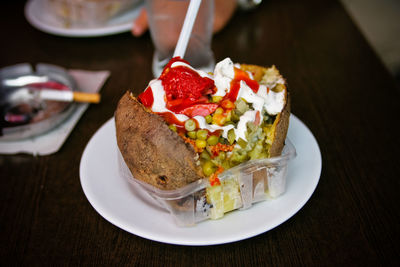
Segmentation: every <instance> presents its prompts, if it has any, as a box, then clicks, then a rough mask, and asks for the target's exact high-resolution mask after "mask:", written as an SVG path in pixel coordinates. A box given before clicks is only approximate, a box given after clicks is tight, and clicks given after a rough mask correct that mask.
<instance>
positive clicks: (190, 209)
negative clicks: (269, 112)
mask: <svg viewBox="0 0 400 267" xmlns="http://www.w3.org/2000/svg"><path fill="white" fill-rule="evenodd" d="M118 155H119V156H118V161H119V165H120V168H119V169H120V174H121V176H123V177H124V178H126V179H127V180H128V181H129V182H130V183H131V184H132V186H135V187H139V188H141V189H142V190H144V191H146V192H147V193H148V194H149V195H150V196H151V197H153V198H154V199H155V200H156V201H157V203H158V204H159V205H160V206H161V207H164V208H165V209H167V210H168V211H169V213H170V214H171V216H172V217H173V219H174V221H175V222H176V224H177V225H179V226H191V225H195V224H196V223H198V222H201V221H204V220H207V219H219V218H222V217H223V216H224V213H226V212H230V211H233V210H236V209H239V210H242V209H247V208H250V207H251V206H252V204H253V203H256V202H259V201H264V200H271V201H273V199H274V198H277V197H279V196H280V195H282V194H283V193H284V192H285V190H286V176H287V170H288V163H289V161H290V160H291V159H293V158H294V157H295V156H296V150H295V148H294V146H293V144H292V143H291V142H290V141H289V140H288V139H286V142H285V147H284V149H283V151H282V154H281V156H279V157H273V158H266V159H259V160H251V161H248V162H244V163H242V164H240V165H238V166H236V167H233V168H231V169H228V170H226V171H224V172H223V173H221V174H220V175H219V176H218V177H219V179H220V181H221V185H220V186H210V184H209V182H208V179H203V180H198V181H196V182H193V183H191V184H189V185H186V186H184V187H182V188H180V189H176V190H161V189H159V188H156V187H154V186H151V185H149V184H147V183H144V182H142V181H140V180H137V179H135V178H134V177H133V176H132V174H131V172H130V171H129V169H128V167H127V166H126V164H125V162H124V160H123V158H122V155H121V153H120V152H119V151H118Z"/></svg>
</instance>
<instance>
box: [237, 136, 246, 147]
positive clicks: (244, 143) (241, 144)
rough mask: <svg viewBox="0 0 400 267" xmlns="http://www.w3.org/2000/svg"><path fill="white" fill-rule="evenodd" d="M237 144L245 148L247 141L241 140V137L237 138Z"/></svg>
mask: <svg viewBox="0 0 400 267" xmlns="http://www.w3.org/2000/svg"><path fill="white" fill-rule="evenodd" d="M238 144H239V146H240V147H241V148H245V147H246V146H247V142H246V141H245V140H243V139H242V138H239V140H238Z"/></svg>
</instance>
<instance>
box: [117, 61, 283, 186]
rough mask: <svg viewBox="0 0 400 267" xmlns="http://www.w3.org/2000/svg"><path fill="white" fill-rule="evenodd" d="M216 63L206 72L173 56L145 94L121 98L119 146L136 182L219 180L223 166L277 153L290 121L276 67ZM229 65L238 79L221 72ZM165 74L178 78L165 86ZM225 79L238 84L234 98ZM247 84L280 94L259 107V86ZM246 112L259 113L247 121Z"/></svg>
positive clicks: (181, 183)
mask: <svg viewBox="0 0 400 267" xmlns="http://www.w3.org/2000/svg"><path fill="white" fill-rule="evenodd" d="M177 62H178V64H177ZM174 63H175V65H174ZM218 64H220V65H218ZM218 64H217V66H216V70H215V72H214V74H206V73H203V72H199V71H196V70H194V69H192V68H191V67H190V66H189V65H188V64H187V62H184V61H183V60H180V59H175V60H172V61H171V62H170V63H169V64H168V65H167V66H166V68H165V69H164V71H163V73H162V74H161V76H160V77H159V78H158V79H157V80H153V81H152V82H151V83H150V84H149V86H148V87H147V88H146V90H145V91H144V93H142V94H141V95H139V96H138V97H135V96H134V95H133V94H132V93H130V92H126V93H125V94H124V95H123V96H122V98H121V99H120V101H119V103H118V106H117V109H116V111H115V125H116V137H117V144H118V148H119V150H120V152H121V154H122V157H123V159H124V161H125V163H126V165H127V167H128V168H129V170H130V171H131V173H132V175H133V176H134V177H135V178H136V179H138V180H141V181H143V182H145V183H147V184H150V185H152V186H154V187H156V188H159V189H165V190H173V189H178V188H181V187H183V186H185V185H187V184H190V183H192V182H194V181H197V180H199V179H203V178H207V177H208V178H209V180H210V184H211V185H214V184H218V174H220V173H221V172H222V171H224V170H226V169H229V168H231V167H233V166H235V165H238V164H240V163H242V162H245V161H248V160H252V159H257V158H265V157H274V156H278V155H280V153H281V151H282V149H283V146H284V142H285V139H286V134H287V130H288V125H289V116H290V97H289V92H288V89H287V86H286V82H285V80H284V79H283V78H282V76H281V75H280V74H279V71H278V70H277V69H276V68H275V66H272V67H269V68H266V67H261V66H256V65H245V64H241V65H238V64H236V65H233V63H232V62H231V61H230V59H225V60H224V61H223V64H222V63H221V62H220V63H218ZM222 65H223V66H222ZM218 66H219V69H217V67H218ZM227 67H229V68H230V71H232V70H234V76H235V77H231V76H232V75H228V76H230V77H231V80H230V81H229V80H226V79H225V80H223V79H222V78H221V77H219V76H221V71H222V72H223V69H224V68H227ZM178 71H179V72H178ZM180 71H187V72H190V75H192V76H191V77H195V79H197V80H196V81H194V82H193V85H192V83H191V80H190V79H191V78H190V79H189V78H187V76H188V75H186V74H185V75H186V76H184V75H181V73H180ZM193 72H196V73H197V74H196V73H194V74H193ZM177 73H178V74H177ZM171 75H172V76H171ZM174 75H175V76H174ZM177 75H178V76H177ZM190 75H189V76H190ZM218 75H219V76H218ZM169 76H170V77H169ZM225 76H226V75H225ZM225 76H224V77H225ZM228 76H226V77H228ZM171 77H172V78H171ZM218 77H219V78H218ZM226 77H225V78H226ZM238 77H242V78H238ZM220 78H221V79H220ZM167 79H170V80H169V81H171V80H173V81H174V82H175V83H167V82H166V80H167ZM193 79H194V78H193ZM218 79H219V80H218ZM209 80H211V82H210V81H209ZM181 81H182V82H181ZM224 81H225V86H226V85H227V84H230V85H229V86H231V87H232V88H233V84H235V81H236V82H237V84H238V85H237V86H239V85H240V88H239V89H237V88H236V90H237V91H238V92H236V94H237V95H236V96H235V97H234V98H232V94H231V91H233V89H232V90H231V88H227V89H226V91H225V92H222V94H221V90H220V89H221V88H222V87H221V84H223V83H224ZM226 81H228V83H227V82H226ZM214 82H215V83H214ZM243 82H246V84H253V85H252V86H253V87H254V86H255V87H256V88H260V89H259V90H261V88H262V90H265V94H266V95H273V96H274V97H275V98H276V99H275V98H274V97H272V96H270V99H269V98H267V97H266V96H265V98H263V101H264V102H262V106H260V97H259V96H258V95H257V94H259V93H258V92H259V91H257V93H256V90H255V89H254V88H253V87H251V90H250V87H248V89H246V90H247V91H245V89H243V88H244V87H243V86H245V85H243ZM177 83H178V85H177ZM160 84H161V85H160ZM183 85H184V86H183ZM160 86H161V87H160ZM218 86H219V87H218ZM229 86H228V87H229ZM172 87H173V90H172V91H171V89H170V88H172ZM183 87H184V88H183ZM149 88H150V89H149ZM156 88H158V89H156ZM160 88H162V90H161V89H160ZM199 88H202V89H199ZM204 88H205V89H204ZM246 88H247V87H246ZM149 90H150V92H149ZM160 90H161V91H160ZM229 90H231V91H229ZM160 92H161V96H160ZM199 92H200V93H199ZM162 93H163V94H162ZM196 94H197V95H196ZM261 98H262V97H261ZM162 100H164V102H166V104H165V103H164V104H163V105H165V106H163V108H164V110H163V109H161V110H160V109H159V108H158V107H156V106H157V105H159V103H158V102H157V101H162ZM168 101H169V102H168ZM268 101H269V102H271V101H272V102H273V101H277V102H279V105H278V104H277V103H272V102H271V103H270V106H268V107H267V106H266V105H267V104H265V103H267V102H268ZM176 103H178V104H176ZM165 107H167V110H165ZM193 107H195V108H193ZM268 109H270V110H268ZM271 110H272V111H271ZM171 114H172V115H171ZM246 114H247V115H246ZM249 114H250V115H252V116H254V118H253V117H251V118H250V119H249V118H247V119H243V118H245V117H249ZM243 125H244V126H243ZM239 126H240V127H241V129H242V130H240V131H239V130H238V129H239V128H240V127H239Z"/></svg>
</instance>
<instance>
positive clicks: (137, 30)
mask: <svg viewBox="0 0 400 267" xmlns="http://www.w3.org/2000/svg"><path fill="white" fill-rule="evenodd" d="M148 27H149V25H148V21H147V11H146V9H145V8H142V10H140V13H139V16H138V17H137V18H136V19H135V20H134V21H133V25H132V29H131V32H132V34H133V35H134V36H136V37H138V36H141V35H142V34H144V33H145V32H146V31H147V29H148Z"/></svg>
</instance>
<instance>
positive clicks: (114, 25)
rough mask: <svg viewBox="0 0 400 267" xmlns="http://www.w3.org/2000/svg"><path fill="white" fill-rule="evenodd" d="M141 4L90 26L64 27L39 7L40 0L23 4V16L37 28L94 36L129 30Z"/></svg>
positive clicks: (78, 35) (48, 31)
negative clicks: (100, 23) (95, 25)
mask: <svg viewBox="0 0 400 267" xmlns="http://www.w3.org/2000/svg"><path fill="white" fill-rule="evenodd" d="M141 7H142V5H139V6H137V7H136V8H134V9H133V10H132V11H129V12H125V13H123V14H121V15H120V16H117V17H115V18H113V19H111V20H109V21H108V23H107V24H105V25H102V26H99V27H92V28H66V27H63V25H62V23H60V21H58V20H57V18H55V17H54V16H53V15H52V14H48V13H46V11H45V10H44V9H42V8H41V7H40V0H30V1H28V2H27V4H26V6H25V17H26V19H27V20H28V22H29V23H30V24H31V25H32V26H33V27H35V28H37V29H38V30H41V31H43V32H46V33H50V34H54V35H60V36H66V37H96V36H105V35H112V34H118V33H122V32H127V31H130V30H131V28H132V23H133V20H134V19H135V18H136V17H137V16H138V15H139V11H140V9H141Z"/></svg>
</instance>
